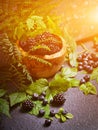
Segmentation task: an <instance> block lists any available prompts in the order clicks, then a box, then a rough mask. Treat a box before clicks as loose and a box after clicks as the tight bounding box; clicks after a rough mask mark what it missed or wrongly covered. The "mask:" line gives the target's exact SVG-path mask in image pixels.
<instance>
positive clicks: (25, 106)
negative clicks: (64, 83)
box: [22, 92, 65, 126]
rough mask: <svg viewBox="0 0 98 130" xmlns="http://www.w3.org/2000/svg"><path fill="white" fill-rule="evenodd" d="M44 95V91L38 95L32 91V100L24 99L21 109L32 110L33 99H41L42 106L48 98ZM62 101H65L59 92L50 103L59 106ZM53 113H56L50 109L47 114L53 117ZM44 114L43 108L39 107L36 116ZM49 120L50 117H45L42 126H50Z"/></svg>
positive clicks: (46, 102)
mask: <svg viewBox="0 0 98 130" xmlns="http://www.w3.org/2000/svg"><path fill="white" fill-rule="evenodd" d="M45 97H46V92H42V93H41V94H40V95H38V94H37V93H34V94H33V95H32V100H31V99H27V100H26V101H24V102H23V103H22V110H24V111H25V112H28V111H30V110H32V109H33V107H34V104H33V101H37V100H39V101H41V102H42V105H43V106H46V105H47V104H48V100H47V99H46V98H45ZM64 102H65V97H64V95H63V94H62V93H61V94H57V95H55V96H54V98H53V100H52V101H51V104H52V105H56V106H60V105H63V104H64ZM55 114H56V111H55V110H53V109H51V110H50V113H49V116H50V117H54V116H55ZM44 115H45V110H44V109H40V110H39V113H38V116H39V117H43V116H44ZM51 122H52V121H51V120H50V119H46V120H45V123H44V126H50V125H51Z"/></svg>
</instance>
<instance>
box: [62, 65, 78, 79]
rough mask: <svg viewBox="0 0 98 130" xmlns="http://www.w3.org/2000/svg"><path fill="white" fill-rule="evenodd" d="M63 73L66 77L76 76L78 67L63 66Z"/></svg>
mask: <svg viewBox="0 0 98 130" xmlns="http://www.w3.org/2000/svg"><path fill="white" fill-rule="evenodd" d="M61 75H62V76H64V77H66V78H68V77H69V78H70V77H75V76H76V75H77V68H70V67H66V68H62V69H61Z"/></svg>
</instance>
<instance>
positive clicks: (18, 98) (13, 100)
mask: <svg viewBox="0 0 98 130" xmlns="http://www.w3.org/2000/svg"><path fill="white" fill-rule="evenodd" d="M9 99H10V105H11V107H12V106H14V105H15V104H17V103H21V102H22V101H24V100H25V99H26V93H24V92H16V93H12V94H10V95H9Z"/></svg>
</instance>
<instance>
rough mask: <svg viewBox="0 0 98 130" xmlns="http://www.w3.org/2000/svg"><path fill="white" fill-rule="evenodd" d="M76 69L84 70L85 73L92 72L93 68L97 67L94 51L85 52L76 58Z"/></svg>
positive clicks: (97, 59) (97, 57) (97, 62)
mask: <svg viewBox="0 0 98 130" xmlns="http://www.w3.org/2000/svg"><path fill="white" fill-rule="evenodd" d="M77 61H78V70H79V71H81V70H85V71H86V72H87V73H92V71H93V69H94V68H96V67H98V56H96V54H94V53H89V52H85V53H83V54H80V55H79V56H78V58H77Z"/></svg>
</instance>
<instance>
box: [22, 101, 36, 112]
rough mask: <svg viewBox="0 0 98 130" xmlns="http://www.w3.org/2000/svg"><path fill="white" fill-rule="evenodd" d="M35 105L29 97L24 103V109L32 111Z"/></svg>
mask: <svg viewBox="0 0 98 130" xmlns="http://www.w3.org/2000/svg"><path fill="white" fill-rule="evenodd" d="M33 106H34V104H33V103H32V101H31V100H28V99H27V100H26V101H24V102H23V103H22V110H23V111H30V110H32V108H33Z"/></svg>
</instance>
